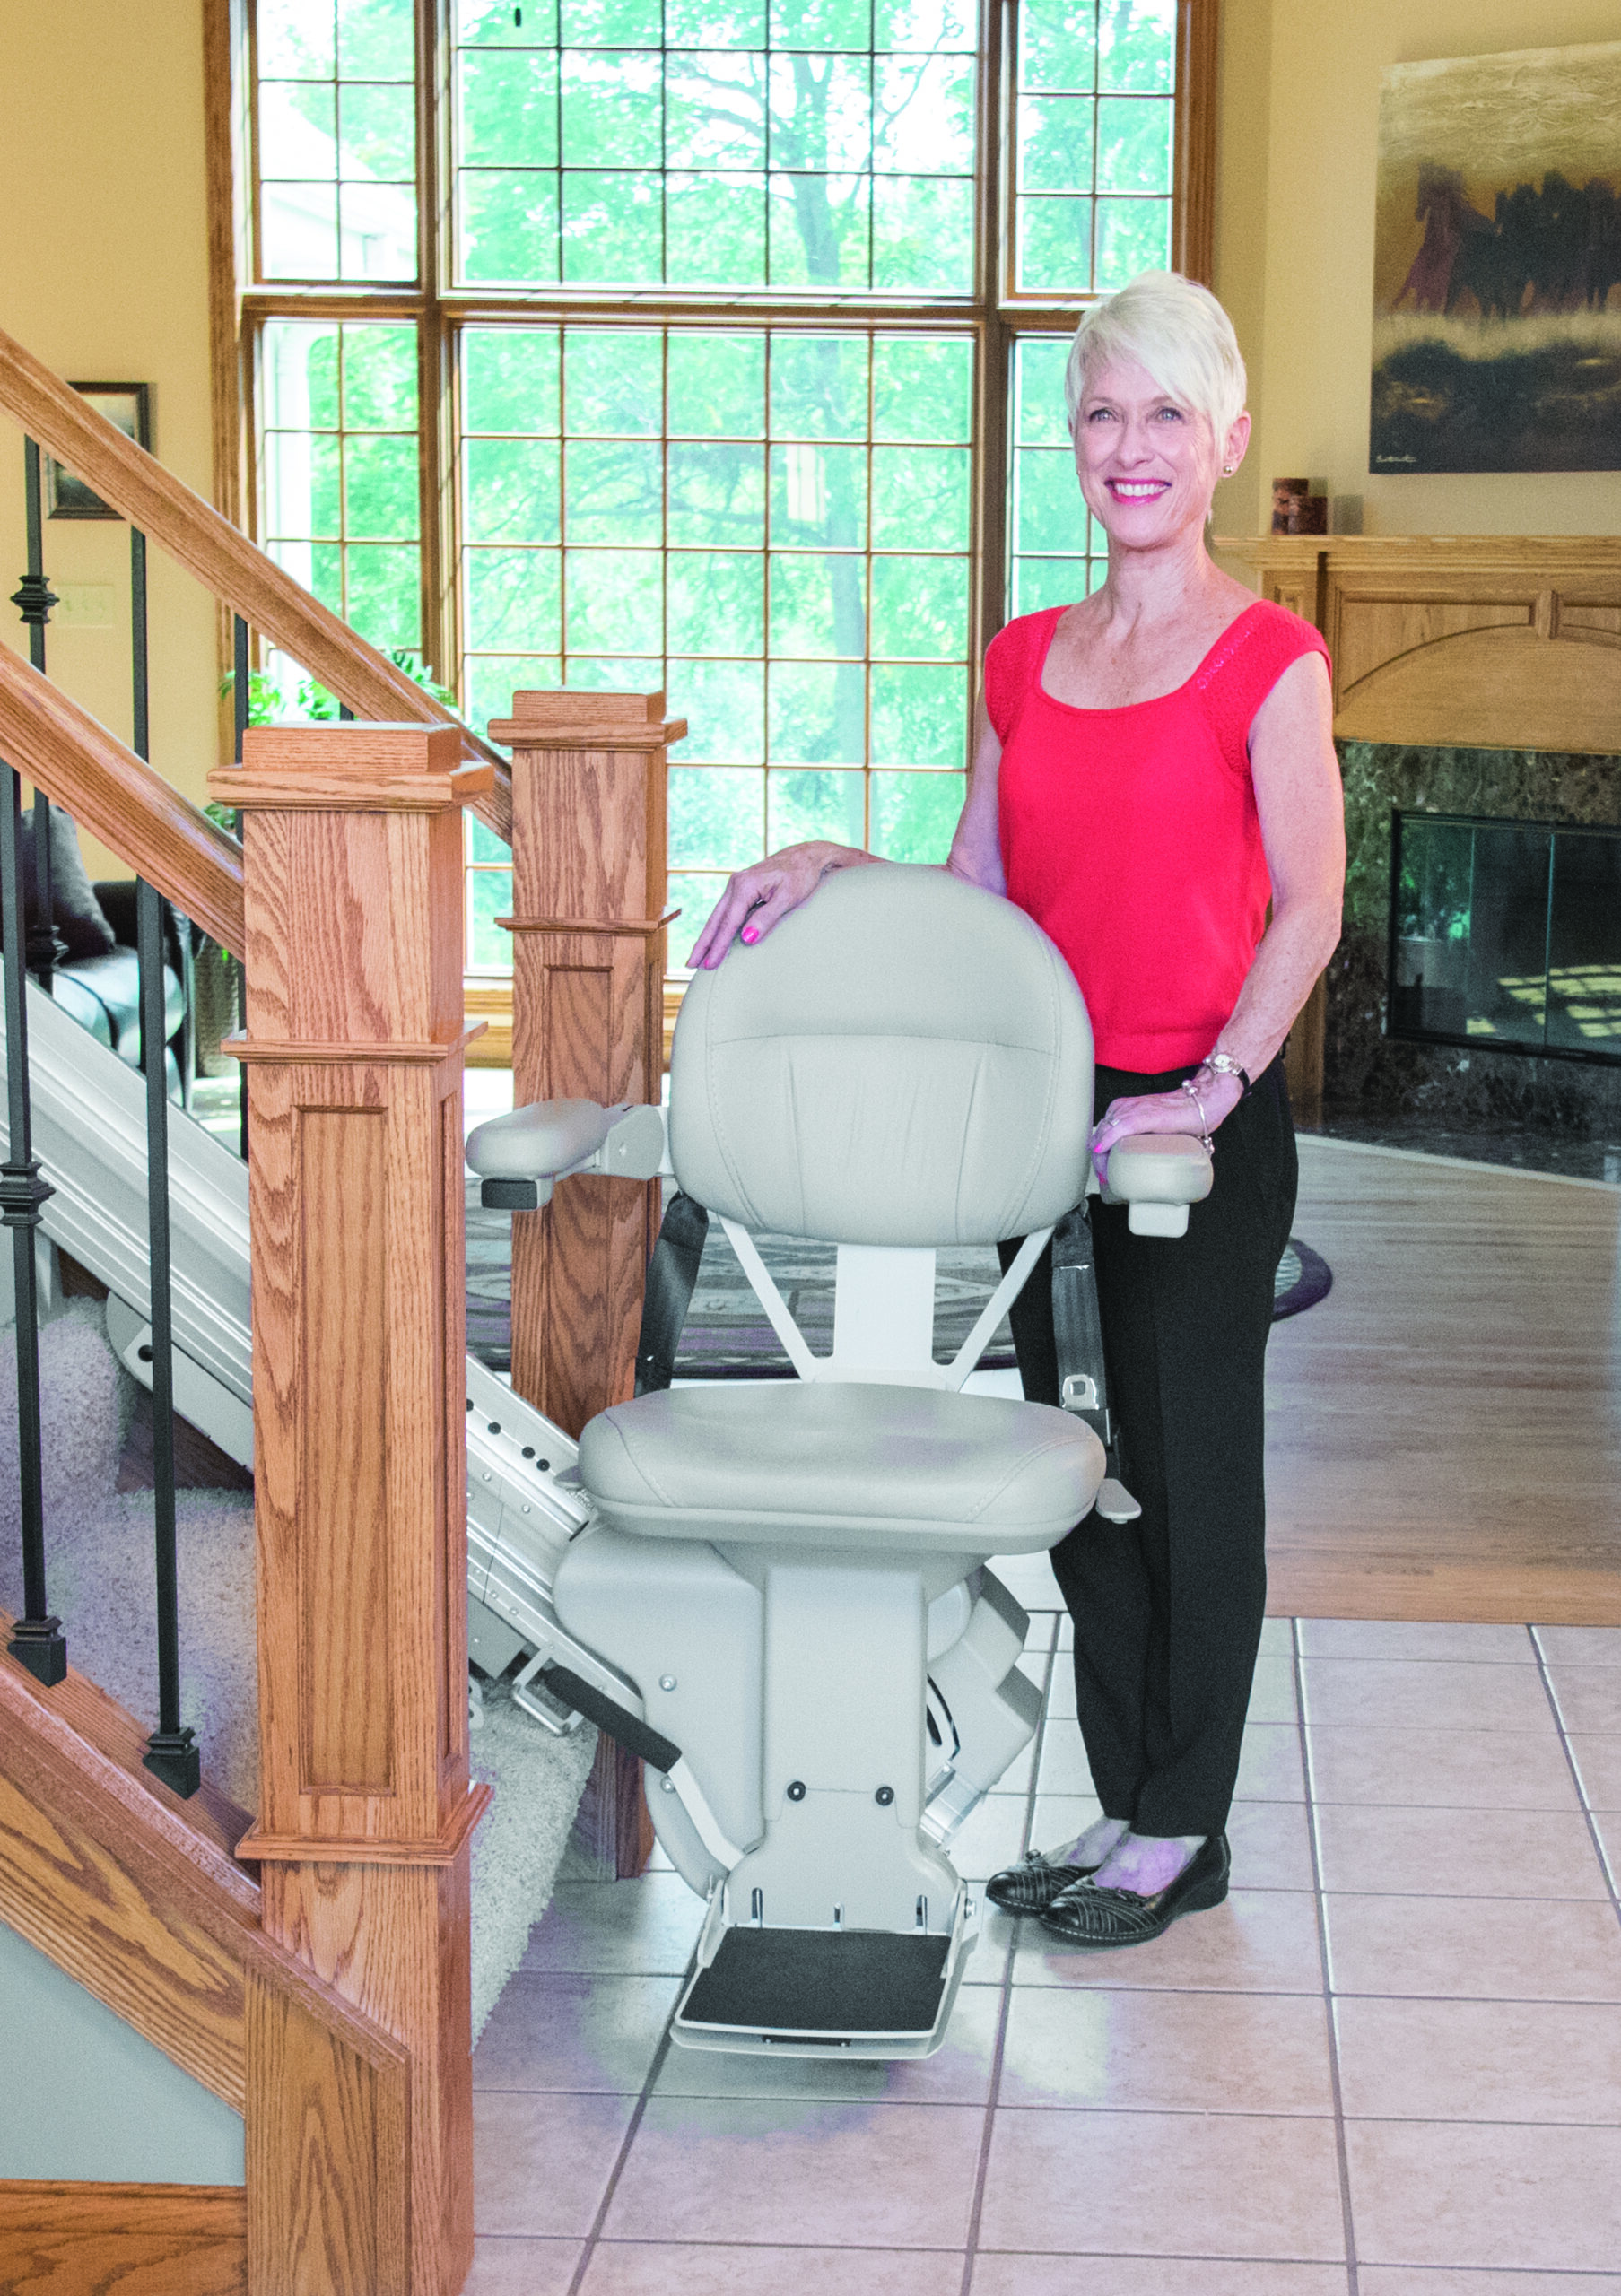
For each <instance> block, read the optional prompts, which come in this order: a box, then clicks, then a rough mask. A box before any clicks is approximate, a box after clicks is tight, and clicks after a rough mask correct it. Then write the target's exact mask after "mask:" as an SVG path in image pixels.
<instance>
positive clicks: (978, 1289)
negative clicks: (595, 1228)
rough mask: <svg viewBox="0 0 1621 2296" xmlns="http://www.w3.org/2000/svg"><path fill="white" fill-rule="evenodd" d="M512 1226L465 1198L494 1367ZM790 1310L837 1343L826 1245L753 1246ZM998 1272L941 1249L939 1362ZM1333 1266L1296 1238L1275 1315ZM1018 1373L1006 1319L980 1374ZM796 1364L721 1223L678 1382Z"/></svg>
mask: <svg viewBox="0 0 1621 2296" xmlns="http://www.w3.org/2000/svg"><path fill="white" fill-rule="evenodd" d="M511 1239H512V1222H511V1215H510V1213H504V1212H485V1211H484V1210H483V1209H482V1208H481V1207H480V1205H479V1202H478V1188H477V1183H476V1182H475V1183H474V1184H473V1186H472V1187H470V1188H469V1189H468V1195H467V1345H468V1347H469V1348H470V1349H471V1351H472V1352H473V1353H474V1354H475V1355H476V1356H478V1357H479V1358H480V1359H481V1360H482V1361H484V1362H485V1363H487V1364H488V1365H489V1366H490V1368H491V1370H497V1371H506V1370H510V1369H511V1363H512V1300H511V1291H512V1240H511ZM756 1241H757V1242H758V1244H759V1247H760V1257H761V1258H762V1259H763V1261H764V1262H765V1265H766V1266H767V1267H768V1268H769V1269H770V1271H771V1277H772V1280H773V1281H774V1282H775V1283H776V1286H777V1289H778V1291H780V1292H781V1294H782V1296H783V1299H784V1300H786V1301H787V1303H788V1308H789V1313H790V1314H791V1315H792V1317H793V1318H794V1320H795V1322H796V1323H797V1325H798V1326H799V1328H800V1330H801V1331H802V1332H803V1333H804V1334H805V1337H806V1344H808V1346H809V1348H810V1350H811V1352H812V1354H813V1355H825V1354H827V1353H828V1352H829V1351H830V1350H831V1348H832V1344H833V1265H834V1251H833V1247H832V1245H831V1244H808V1243H806V1242H804V1241H802V1240H801V1239H798V1238H797V1237H793V1236H761V1237H758V1238H757V1239H756ZM999 1274H1000V1270H999V1269H998V1265H997V1256H996V1253H995V1252H994V1251H992V1250H990V1249H989V1248H972V1247H971V1248H963V1249H961V1250H951V1251H942V1252H940V1253H939V1254H938V1255H937V1258H936V1261H935V1340H934V1352H935V1354H936V1356H937V1358H938V1359H939V1360H941V1361H946V1360H948V1359H949V1358H950V1357H951V1356H953V1355H954V1354H955V1353H956V1351H957V1349H958V1348H959V1347H960V1346H961V1345H962V1344H963V1341H964V1340H965V1339H966V1338H967V1336H968V1335H969V1333H970V1332H971V1331H972V1328H973V1326H974V1324H975V1322H976V1321H977V1320H978V1318H979V1315H980V1309H982V1308H983V1307H984V1305H985V1302H986V1300H988V1299H989V1297H990V1294H991V1292H992V1291H994V1290H995V1289H996V1285H997V1283H998V1277H999ZM1333 1280H1334V1279H1333V1277H1332V1275H1331V1274H1330V1273H1329V1265H1328V1263H1327V1261H1326V1260H1324V1259H1323V1258H1322V1257H1321V1255H1320V1253H1317V1252H1314V1251H1313V1250H1312V1247H1311V1245H1310V1244H1303V1243H1302V1242H1301V1241H1300V1239H1299V1238H1298V1237H1294V1236H1292V1237H1291V1238H1290V1239H1289V1243H1288V1246H1287V1248H1286V1249H1285V1253H1284V1256H1283V1258H1282V1259H1281V1260H1280V1261H1279V1263H1278V1268H1277V1284H1276V1291H1275V1297H1274V1305H1273V1309H1272V1313H1273V1316H1274V1318H1282V1317H1284V1316H1297V1315H1299V1314H1300V1313H1301V1311H1302V1310H1303V1309H1306V1308H1312V1307H1315V1306H1316V1304H1317V1302H1318V1301H1319V1300H1322V1299H1325V1298H1326V1297H1327V1296H1328V1292H1329V1287H1330V1285H1331V1284H1332V1283H1333ZM1016 1368H1017V1365H1016V1361H1015V1355H1014V1352H1013V1334H1012V1333H1011V1331H1010V1330H1009V1329H1008V1327H1007V1321H1006V1319H1005V1318H1004V1320H1003V1322H1002V1323H1001V1324H1000V1325H999V1326H998V1328H997V1330H996V1331H995V1332H994V1333H993V1335H992V1336H991V1341H990V1344H989V1347H988V1348H987V1350H986V1352H985V1353H984V1355H983V1357H982V1358H981V1359H980V1370H983V1371H1011V1370H1015V1369H1016ZM793 1376H794V1371H793V1366H792V1365H791V1364H790V1363H789V1360H788V1357H787V1355H786V1353H785V1352H784V1351H783V1348H782V1344H781V1342H780V1340H779V1339H778V1337H777V1335H776V1333H775V1332H774V1331H773V1330H772V1329H771V1324H770V1322H769V1321H768V1320H767V1318H766V1315H765V1312H764V1310H763V1308H762V1307H761V1305H760V1302H759V1300H757V1299H756V1298H755V1297H754V1288H753V1286H752V1285H751V1284H750V1283H749V1280H748V1278H747V1276H746V1275H745V1274H744V1272H743V1268H742V1265H741V1264H740V1262H739V1261H738V1258H737V1256H736V1253H735V1252H734V1251H733V1249H732V1248H731V1246H730V1244H729V1243H728V1241H727V1239H726V1233H725V1231H724V1230H723V1229H722V1228H721V1226H720V1223H719V1221H713V1222H710V1232H709V1237H708V1239H707V1240H706V1242H705V1244H704V1247H703V1260H702V1265H701V1266H700V1268H699V1270H698V1283H697V1285H696V1288H695V1289H694V1291H693V1301H692V1305H691V1307H690V1308H689V1309H687V1318H686V1328H685V1330H684V1332H683V1333H682V1335H681V1346H680V1350H679V1352H678V1353H677V1355H676V1358H675V1377H676V1378H678V1379H788V1378H792V1377H793Z"/></svg>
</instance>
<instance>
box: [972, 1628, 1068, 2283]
mask: <svg viewBox="0 0 1621 2296" xmlns="http://www.w3.org/2000/svg"><path fill="white" fill-rule="evenodd" d="M1060 1615H1061V1613H1060ZM1058 1646H1059V1629H1058V1624H1057V1622H1056V1620H1055V1622H1054V1624H1053V1629H1052V1641H1051V1644H1050V1647H1049V1649H1048V1652H1047V1670H1046V1674H1045V1675H1044V1677H1043V1679H1042V1683H1041V1720H1040V1722H1039V1723H1038V1724H1037V1725H1036V1734H1035V1745H1034V1748H1033V1752H1032V1755H1031V1761H1030V1785H1029V1788H1028V1790H1027V1793H1026V1796H1025V1802H1024V1833H1023V1835H1022V1837H1021V1839H1020V1843H1019V1856H1020V1857H1024V1855H1025V1854H1026V1852H1027V1851H1028V1850H1029V1848H1030V1835H1031V1830H1032V1828H1033V1826H1034V1824H1035V1803H1036V1787H1037V1786H1038V1785H1039V1783H1040V1781H1041V1753H1042V1750H1043V1748H1044V1747H1045V1745H1046V1744H1047V1719H1048V1717H1047V1701H1048V1700H1049V1698H1050V1696H1051V1694H1052V1678H1053V1675H1054V1674H1055V1673H1056V1672H1057V1670H1058V1663H1059V1647H1058ZM988 1903H989V1900H987V1899H986V1897H985V1894H984V1890H983V1886H982V1885H981V1887H980V1908H981V1912H980V1919H981V1920H983V1919H984V1918H985V1915H984V1910H983V1909H984V1908H985V1907H986V1905H987V1904H988ZM1018 1943H1019V1941H1018V1932H1017V1930H1016V1928H1015V1932H1014V1935H1013V1936H1012V1937H1011V1938H1010V1939H1009V1941H1008V1946H1007V1965H1006V1967H1005V1968H1004V1969H1003V1971H1002V1999H1001V2005H1000V2006H999V2007H998V2011H997V2038H996V2046H995V2047H994V2048H993V2049H992V2051H991V2056H990V2086H989V2089H988V2090H987V2091H986V2092H985V2126H984V2127H983V2128H982V2129H981V2130H980V2157H979V2160H978V2161H977V2162H976V2163H975V2167H974V2179H973V2197H972V2201H971V2202H970V2204H969V2209H968V2236H967V2239H965V2240H964V2242H963V2284H962V2291H961V2296H969V2292H970V2291H971V2289H972V2286H973V2267H974V2260H975V2257H976V2256H977V2254H978V2250H979V2245H980V2217H981V2216H982V2215H983V2213H984V2208H985V2179H986V2176H987V2174H988V2172H989V2168H990V2139H991V2135H992V2132H993V2130H994V2128H995V2126H996V2117H997V2101H998V2097H999V2096H1000V2093H1001V2088H1002V2057H1003V2054H1004V2051H1005V2050H1006V2048H1007V2019H1008V2015H1009V2013H1010V2012H1011V2010H1012V2007H1013V1970H1014V1961H1015V1955H1016V1954H1017V1952H1018Z"/></svg>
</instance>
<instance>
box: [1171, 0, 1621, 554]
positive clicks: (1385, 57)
mask: <svg viewBox="0 0 1621 2296" xmlns="http://www.w3.org/2000/svg"><path fill="white" fill-rule="evenodd" d="M1615 39H1621V7H1618V6H1617V0H1222V78H1221V93H1220V123H1221V124H1220V146H1219V150H1220V157H1219V174H1218V184H1217V202H1216V279H1215V285H1216V292H1217V293H1218V294H1219V295H1220V296H1221V297H1222V299H1223V300H1224V302H1225V303H1226V305H1227V307H1228V309H1229V310H1230V311H1231V312H1232V314H1233V322H1234V325H1235V326H1237V328H1238V333H1239V340H1240V342H1241V344H1242V346H1243V350H1244V353H1245V357H1246V359H1247V361H1248V362H1249V366H1250V377H1251V397H1250V404H1251V412H1252V413H1253V414H1254V416H1255V434H1254V439H1253V443H1252V444H1251V448H1250V453H1249V456H1248V458H1247V460H1246V463H1245V465H1244V468H1243V469H1242V472H1241V473H1240V474H1239V475H1238V477H1236V478H1235V479H1233V481H1232V482H1231V483H1229V484H1228V485H1226V486H1225V487H1224V488H1223V489H1222V490H1221V491H1220V492H1219V493H1218V494H1217V496H1216V530H1217V532H1218V533H1219V532H1226V533H1229V534H1243V533H1255V532H1257V531H1259V529H1260V528H1261V527H1262V526H1264V525H1265V523H1266V518H1265V517H1263V507H1264V509H1265V510H1266V512H1267V513H1268V515H1269V512H1270V501H1269V499H1268V496H1267V494H1266V491H1265V490H1266V488H1267V485H1268V482H1269V481H1270V479H1271V478H1272V477H1273V476H1274V475H1275V474H1276V475H1278V476H1283V475H1285V474H1306V475H1308V476H1311V477H1313V478H1327V480H1328V482H1329V491H1330V493H1332V494H1335V495H1341V496H1343V495H1360V496H1361V497H1362V498H1363V501H1364V531H1365V532H1367V533H1369V534H1613V533H1616V532H1618V531H1621V472H1610V471H1599V472H1593V471H1589V472H1581V473H1575V472H1573V473H1550V474H1542V475H1537V476H1525V477H1519V476H1512V475H1507V474H1505V475H1503V476H1501V477H1478V476H1429V475H1416V476H1413V477H1410V478H1408V477H1397V476H1371V475H1370V474H1369V471H1368V376H1369V366H1370V356H1371V349H1372V343H1373V202H1374V183H1375V172H1376V162H1377V153H1378V130H1379V80H1380V74H1381V72H1382V71H1383V69H1384V68H1385V66H1386V65H1390V64H1406V63H1416V62H1419V61H1421V60H1422V59H1423V58H1425V57H1446V56H1486V55H1492V54H1496V53H1500V52H1502V51H1504V50H1508V49H1512V48H1564V47H1571V46H1575V45H1577V44H1578V43H1582V42H1587V41H1599V40H1615Z"/></svg>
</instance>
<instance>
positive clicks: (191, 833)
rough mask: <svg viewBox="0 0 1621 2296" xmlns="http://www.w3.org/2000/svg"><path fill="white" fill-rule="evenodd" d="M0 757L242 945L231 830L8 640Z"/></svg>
mask: <svg viewBox="0 0 1621 2296" xmlns="http://www.w3.org/2000/svg"><path fill="white" fill-rule="evenodd" d="M0 758H4V761H5V762H6V764H8V765H13V766H15V768H16V769H17V770H18V772H19V773H21V774H22V775H24V776H25V777H26V778H27V779H29V780H30V781H31V782H32V783H33V785H34V787H36V788H37V789H43V790H44V792H45V794H46V796H48V798H50V800H51V801H52V803H53V804H57V805H60V806H61V807H62V808H63V810H64V812H65V813H71V814H72V815H73V817H74V821H75V822H78V824H79V826H80V827H81V828H82V829H87V830H88V831H90V833H91V835H92V837H95V838H99V839H100V841H101V843H102V844H103V845H105V846H106V847H107V848H109V851H111V852H113V853H116V854H117V855H118V858H119V859H120V860H121V861H126V862H127V863H128V864H129V865H130V867H131V868H132V869H133V870H134V871H135V874H136V875H137V876H141V877H144V878H145V880H146V882H147V883H148V884H151V885H155V886H156V887H157V889H158V891H160V892H161V894H162V895H163V897H164V898H165V900H171V901H173V903H174V905H175V907H176V908H177V909H179V910H180V911H181V912H182V913H183V914H184V915H185V916H187V917H188V918H190V919H191V921H192V923H193V924H194V925H195V926H198V927H199V929H200V930H201V931H203V932H205V933H206V934H207V935H209V937H210V938H211V939H212V940H215V941H218V942H219V943H220V944H221V946H222V948H226V949H229V950H230V951H231V954H232V956H235V957H240V956H241V955H242V954H243V952H244V936H243V928H242V848H241V847H240V845H239V844H238V843H237V841H236V839H234V838H233V837H228V836H227V835H226V833H225V831H223V830H222V829H219V828H217V827H216V826H215V824H214V822H211V821H210V820H209V818H208V816H207V814H206V813H202V812H200V811H199V809H198V808H197V807H196V805H194V804H192V803H191V801H190V799H189V798H187V797H183V796H181V795H180V793H179V790H178V789H175V788H172V787H170V784H169V783H168V782H167V781H165V780H164V778H163V777H162V775H161V773H159V772H157V771H156V770H154V769H153V767H152V766H150V765H147V764H145V763H144V761H142V760H141V759H140V758H138V757H137V756H136V755H135V752H134V751H133V750H127V749H126V748H125V746H124V744H123V743H122V742H121V741H119V739H118V735H116V734H109V732H108V730H107V728H106V726H103V725H102V724H101V723H100V720H99V719H98V718H92V716H91V715H90V712H89V711H88V710H87V709H81V708H80V707H79V705H78V703H77V702H76V701H74V700H73V699H72V698H71V696H69V695H67V694H65V693H64V692H63V691H62V689H61V687H60V686H59V685H53V684H52V683H51V681H50V680H49V678H47V677H42V676H41V675H40V674H39V671H38V670H35V669H31V667H30V666H29V665H28V664H27V663H26V662H25V661H24V660H23V659H22V656H21V655H20V654H16V653H13V650H12V648H10V647H9V646H0Z"/></svg>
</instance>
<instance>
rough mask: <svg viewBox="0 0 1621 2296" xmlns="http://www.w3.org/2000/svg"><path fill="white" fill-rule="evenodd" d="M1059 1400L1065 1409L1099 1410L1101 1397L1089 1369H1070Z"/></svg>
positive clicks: (1079, 1410) (1101, 1401)
mask: <svg viewBox="0 0 1621 2296" xmlns="http://www.w3.org/2000/svg"><path fill="white" fill-rule="evenodd" d="M1059 1402H1060V1403H1061V1405H1062V1406H1063V1408H1064V1410H1066V1411H1078V1412H1086V1411H1101V1410H1102V1407H1103V1399H1102V1396H1100V1395H1099V1393H1098V1386H1097V1381H1096V1380H1095V1379H1094V1378H1093V1376H1092V1374H1091V1372H1090V1371H1072V1372H1071V1373H1070V1374H1069V1377H1068V1378H1067V1379H1066V1380H1065V1382H1064V1385H1063V1388H1062V1390H1061V1392H1060V1395H1059Z"/></svg>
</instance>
